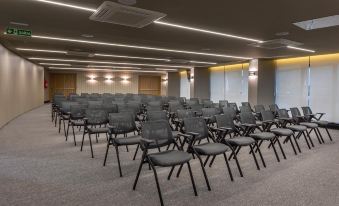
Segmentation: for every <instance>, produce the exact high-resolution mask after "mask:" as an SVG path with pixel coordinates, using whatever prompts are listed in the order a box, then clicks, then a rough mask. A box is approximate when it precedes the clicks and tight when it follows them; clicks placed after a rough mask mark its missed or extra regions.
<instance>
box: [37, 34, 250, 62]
mask: <svg viewBox="0 0 339 206" xmlns="http://www.w3.org/2000/svg"><path fill="white" fill-rule="evenodd" d="M32 38H38V39H48V40H56V41H66V42H77V43H83V44H95V45H105V46H113V47H124V48H133V49H144V50H154V51H163V52H172V53H182V54H195V55H202V56H214V57H225V58H234V59H248V60H249V59H252V58H250V57H242V56H232V55H226V54H215V53H204V52H195V51H187V50H175V49H166V48H157V47H149V46H138V45H128V44H119V43H109V42H101V41H86V40H80V39H70V38H60V37H49V36H40V35H32Z"/></svg>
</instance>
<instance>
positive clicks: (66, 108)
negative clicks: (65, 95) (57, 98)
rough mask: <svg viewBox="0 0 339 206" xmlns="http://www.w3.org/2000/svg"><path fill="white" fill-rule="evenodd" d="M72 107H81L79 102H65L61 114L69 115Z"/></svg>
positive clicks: (62, 104)
mask: <svg viewBox="0 0 339 206" xmlns="http://www.w3.org/2000/svg"><path fill="white" fill-rule="evenodd" d="M71 105H79V102H71V101H63V102H61V112H62V113H67V112H70V111H71Z"/></svg>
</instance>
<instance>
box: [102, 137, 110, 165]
mask: <svg viewBox="0 0 339 206" xmlns="http://www.w3.org/2000/svg"><path fill="white" fill-rule="evenodd" d="M109 145H110V141H108V142H107V147H106V153H105V159H104V164H103V166H106V161H107V155H108V150H109Z"/></svg>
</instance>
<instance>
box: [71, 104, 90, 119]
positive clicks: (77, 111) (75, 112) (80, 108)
mask: <svg viewBox="0 0 339 206" xmlns="http://www.w3.org/2000/svg"><path fill="white" fill-rule="evenodd" d="M85 111H86V107H85V106H84V105H81V104H78V105H71V107H70V113H71V119H80V118H84V117H85Z"/></svg>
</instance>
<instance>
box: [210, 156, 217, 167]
mask: <svg viewBox="0 0 339 206" xmlns="http://www.w3.org/2000/svg"><path fill="white" fill-rule="evenodd" d="M215 157H216V155H214V156H213V158H212V159H211V162H210V164H209V167H212V165H213V163H214V160H215Z"/></svg>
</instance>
